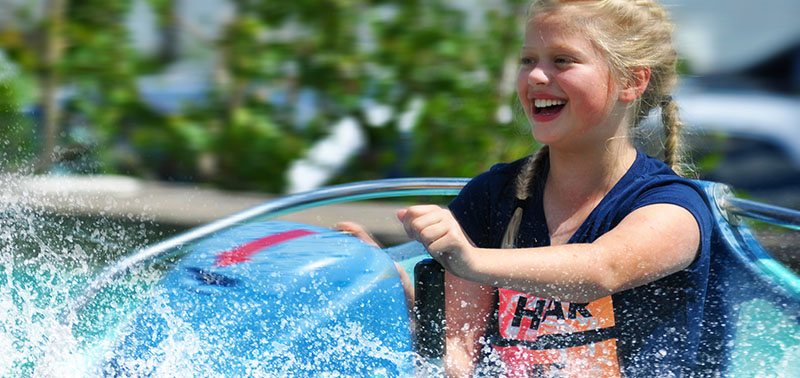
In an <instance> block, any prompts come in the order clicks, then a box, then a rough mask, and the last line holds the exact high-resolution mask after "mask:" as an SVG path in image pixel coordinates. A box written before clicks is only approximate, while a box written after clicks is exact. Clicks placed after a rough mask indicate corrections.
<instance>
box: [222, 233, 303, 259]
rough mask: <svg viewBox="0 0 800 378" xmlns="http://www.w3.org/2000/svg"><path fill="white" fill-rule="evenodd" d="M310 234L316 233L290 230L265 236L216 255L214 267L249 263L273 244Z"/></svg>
mask: <svg viewBox="0 0 800 378" xmlns="http://www.w3.org/2000/svg"><path fill="white" fill-rule="evenodd" d="M312 234H316V232H313V231H308V230H290V231H286V232H281V233H278V234H274V235H270V236H265V237H263V238H261V239H256V240H253V241H251V242H249V243H247V244H242V245H240V246H238V247H236V248H234V249H231V250H229V251H225V252H220V253H219V254H218V255H217V259H216V261H214V266H217V267H223V266H228V265H232V264H238V263H241V262H245V261H250V260H252V259H251V258H250V256H252V255H254V254H255V253H256V252H258V251H260V250H262V249H265V248H268V247H271V246H273V245H275V244H280V243H283V242H287V241H289V240H292V239H297V238H299V237H303V236H306V235H312Z"/></svg>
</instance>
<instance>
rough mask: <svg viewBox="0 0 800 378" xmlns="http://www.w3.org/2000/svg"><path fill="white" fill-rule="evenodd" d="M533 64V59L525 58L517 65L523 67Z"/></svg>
mask: <svg viewBox="0 0 800 378" xmlns="http://www.w3.org/2000/svg"><path fill="white" fill-rule="evenodd" d="M535 62H536V61H535V60H533V58H527V57H523V58H520V60H519V63H520V64H522V65H524V66H526V65H529V64H533V63H535Z"/></svg>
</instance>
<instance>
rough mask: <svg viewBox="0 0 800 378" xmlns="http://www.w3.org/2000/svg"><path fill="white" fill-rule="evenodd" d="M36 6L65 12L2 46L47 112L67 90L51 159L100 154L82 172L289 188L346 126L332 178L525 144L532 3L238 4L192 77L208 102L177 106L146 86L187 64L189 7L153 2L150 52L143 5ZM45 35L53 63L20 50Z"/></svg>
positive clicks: (460, 167) (450, 168) (465, 162)
mask: <svg viewBox="0 0 800 378" xmlns="http://www.w3.org/2000/svg"><path fill="white" fill-rule="evenodd" d="M41 1H48V2H53V3H52V4H50V5H56V3H58V2H63V5H64V8H63V11H58V10H59V9H60V8H58V7H55V8H53V9H50V7H48V9H50V11H48V13H47V15H48V17H45V18H42V19H36V17H30V19H32V20H33V21H32V22H31V24H33V25H38V26H37V27H33V28H27V29H24V30H22V29H20V30H22V31H19V30H17V31H16V32H15V33H16V34H15V33H11V32H9V31H8V29H3V30H2V31H0V42H2V44H3V48H4V49H6V51H7V52H8V55H9V57H10V59H11V60H13V61H14V62H15V63H16V64H17V65H18V66H19V67H20V68H21V70H22V71H24V72H38V73H39V75H40V76H41V77H45V78H49V79H48V80H49V81H48V80H43V81H42V83H45V84H43V85H42V86H41V87H40V88H42V90H41V92H40V93H39V102H40V104H42V107H41V108H44V109H47V108H48V106H49V105H47V104H52V103H53V100H47V99H48V98H55V97H48V96H49V95H47V94H48V93H51V94H52V93H54V90H53V88H54V87H58V88H60V89H61V90H64V89H68V90H69V91H68V92H66V93H68V94H69V96H67V99H66V100H65V101H63V102H62V103H61V104H60V105H61V106H62V107H63V115H62V116H60V117H59V116H58V114H55V115H53V116H46V117H45V118H47V117H50V118H48V119H59V118H60V119H61V122H60V123H57V124H56V126H58V125H60V126H61V127H63V129H62V130H61V131H60V132H59V131H56V132H55V133H53V132H51V131H49V132H47V135H56V136H55V138H54V140H55V142H53V144H54V145H55V147H53V149H54V150H55V151H56V152H59V153H57V154H56V156H57V157H60V158H64V157H65V156H66V155H68V154H66V153H65V152H69V151H73V152H76V153H77V154H83V155H89V156H90V157H91V159H89V160H90V161H91V162H93V163H92V164H88V165H86V164H84V165H82V166H77V167H72V168H71V169H73V170H78V171H92V172H106V173H108V172H122V173H127V174H135V175H140V176H148V177H154V178H161V179H179V180H196V181H206V182H211V183H215V184H217V185H221V186H226V187H231V188H239V189H256V190H264V191H270V192H280V191H282V190H284V188H285V183H286V179H285V176H286V175H285V172H286V170H287V167H288V166H289V165H290V164H291V163H292V162H293V161H295V160H297V159H298V158H300V157H301V156H302V155H303V153H304V152H305V151H306V150H307V149H308V148H309V147H310V146H311V145H312V144H313V143H314V142H315V141H317V140H319V139H320V138H321V137H323V136H325V135H327V134H328V133H330V132H331V127H332V125H334V124H336V123H337V122H338V121H340V120H342V119H345V118H350V119H354V120H356V121H357V124H358V125H359V127H360V129H361V132H362V133H363V135H364V136H365V146H364V147H363V149H362V150H360V151H359V152H358V154H357V156H355V157H354V158H352V159H351V161H350V163H349V164H348V166H347V167H346V168H345V169H343V170H342V171H341V172H339V175H338V177H337V178H335V179H334V180H333V181H350V180H360V179H371V178H381V177H387V176H412V175H413V176H417V175H448V176H471V175H474V174H476V173H478V172H480V171H482V170H485V169H487V168H488V167H489V166H490V165H491V164H492V163H493V162H496V161H500V160H510V159H514V158H518V157H521V156H522V155H524V154H526V153H529V152H530V150H531V139H530V138H529V137H528V136H527V135H528V131H527V127H517V126H515V125H514V122H513V120H512V119H513V113H514V112H512V110H511V109H512V107H513V105H512V104H514V103H515V101H514V98H513V97H514V96H513V92H514V78H515V71H516V61H517V54H518V52H517V51H518V44H519V36H520V34H521V25H522V22H521V21H522V17H524V13H525V12H524V6H525V3H526V1H524V0H496V1H493V2H491V4H490V5H488V6H485V8H486V9H488V10H487V11H485V12H478V13H474V12H466V11H465V10H463V9H460V8H458V7H457V6H456V5H457V4H456V3H455V2H453V1H448V0H295V1H291V2H286V1H253V0H231V4H233V5H234V8H235V11H234V12H233V16H232V17H231V18H230V20H228V22H227V23H226V24H225V25H224V27H223V29H222V31H221V33H220V34H219V36H218V38H216V39H214V40H209V41H207V42H206V43H207V46H208V47H209V48H210V49H212V50H213V51H215V55H214V56H215V60H216V63H215V64H216V69H215V71H214V73H213V75H212V76H213V77H211V78H198V80H207V81H208V83H209V85H210V90H209V91H208V94H207V98H206V99H205V100H204V101H202V102H196V103H194V104H192V105H191V106H185V107H183V108H181V109H178V110H174V111H171V112H168V113H165V112H163V111H159V110H156V109H154V108H153V107H151V106H150V105H148V104H147V103H146V102H145V101H143V100H142V97H141V91H140V90H139V87H138V82H137V81H138V80H139V79H140V78H141V77H142V75H145V74H152V73H159V72H163V71H164V70H165V69H166V68H167V67H169V65H170V64H171V63H173V62H175V61H176V60H178V59H180V58H184V57H185V56H184V55H185V54H186V52H185V51H182V49H181V48H180V46H181V45H180V43H179V42H178V41H180V36H179V35H178V34H177V33H176V30H183V32H186V31H185V23H184V21H183V20H181V18H180V17H181V12H180V11H179V10H180V7H181V6H186V2H181V1H178V0H147V4H149V5H150V7H151V9H152V10H153V11H154V12H155V15H156V20H157V25H158V28H159V30H160V31H161V32H160V36H161V41H160V48H159V52H158V53H156V54H154V55H153V56H145V55H143V54H142V53H141V52H138V51H136V50H135V49H133V48H132V47H131V44H130V43H129V41H130V35H129V30H128V29H127V28H126V27H125V26H124V25H125V23H124V18H125V17H126V16H127V15H128V14H129V12H130V11H131V9H132V6H133V4H134V2H135V0H82V1H76V0H41ZM476 15H477V17H478V20H477V21H476V19H475V16H476ZM59 20H60V21H59ZM43 25H44V26H47V27H43ZM59 25H61V26H59ZM53 30H63V32H57V33H55V34H53ZM48 33H49V34H48ZM47 38H52V41H51V42H49V45H52V46H55V50H54V51H56V52H58V51H61V52H60V54H61V56H60V59H58V55H46V54H42V53H41V52H39V51H37V50H35V49H33V48H31V46H33V45H30V44H28V43H26V42H24V41H30V40H34V41H44V40H47ZM45 45H48V44H45ZM59 46H63V50H59V49H58V47H59ZM48 56H49V57H50V58H48ZM54 57H55V58H54ZM48 59H50V60H48ZM56 60H57V61H56ZM46 83H57V84H52V85H51V84H46ZM48 88H49V89H48ZM309 98H311V100H309ZM56 108H57V107H56ZM376 109H382V110H383V112H384V116H383V118H382V119H380V118H381V117H375V115H374V114H373V113H374V112H375V110H376ZM56 126H52V127H51V128H52V129H53V130H57V129H56V128H55V127H56ZM48 130H50V128H48ZM520 135H525V137H520ZM49 138H52V137H49ZM47 143H50V142H47ZM70 146H73V147H74V148H73V147H70ZM48 148H49V147H45V150H46V149H48ZM45 154H46V153H45Z"/></svg>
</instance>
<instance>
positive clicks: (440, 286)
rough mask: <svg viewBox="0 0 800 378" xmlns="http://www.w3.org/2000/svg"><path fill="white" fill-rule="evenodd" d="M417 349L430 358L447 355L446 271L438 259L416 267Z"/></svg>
mask: <svg viewBox="0 0 800 378" xmlns="http://www.w3.org/2000/svg"><path fill="white" fill-rule="evenodd" d="M414 315H415V317H416V323H417V326H416V335H415V344H416V345H415V347H416V350H417V353H419V354H420V356H422V357H426V358H438V357H441V356H443V355H444V347H445V343H444V336H445V334H444V321H445V317H444V268H443V267H442V265H441V264H439V263H438V262H436V260H434V259H425V260H422V261H420V262H419V263H417V265H416V266H414Z"/></svg>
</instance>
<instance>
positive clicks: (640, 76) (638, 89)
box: [619, 67, 650, 102]
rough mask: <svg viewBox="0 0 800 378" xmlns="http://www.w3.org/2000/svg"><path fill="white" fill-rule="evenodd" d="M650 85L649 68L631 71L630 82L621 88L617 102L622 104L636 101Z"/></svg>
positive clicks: (638, 68)
mask: <svg viewBox="0 0 800 378" xmlns="http://www.w3.org/2000/svg"><path fill="white" fill-rule="evenodd" d="M649 83H650V67H637V68H634V69H633V75H632V80H631V81H630V82H629V83H627V84H626V86H625V87H623V88H622V91H621V92H620V93H619V100H620V101H622V102H633V101H636V99H637V98H639V96H641V95H642V93H644V90H645V89H647V84H649Z"/></svg>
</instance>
